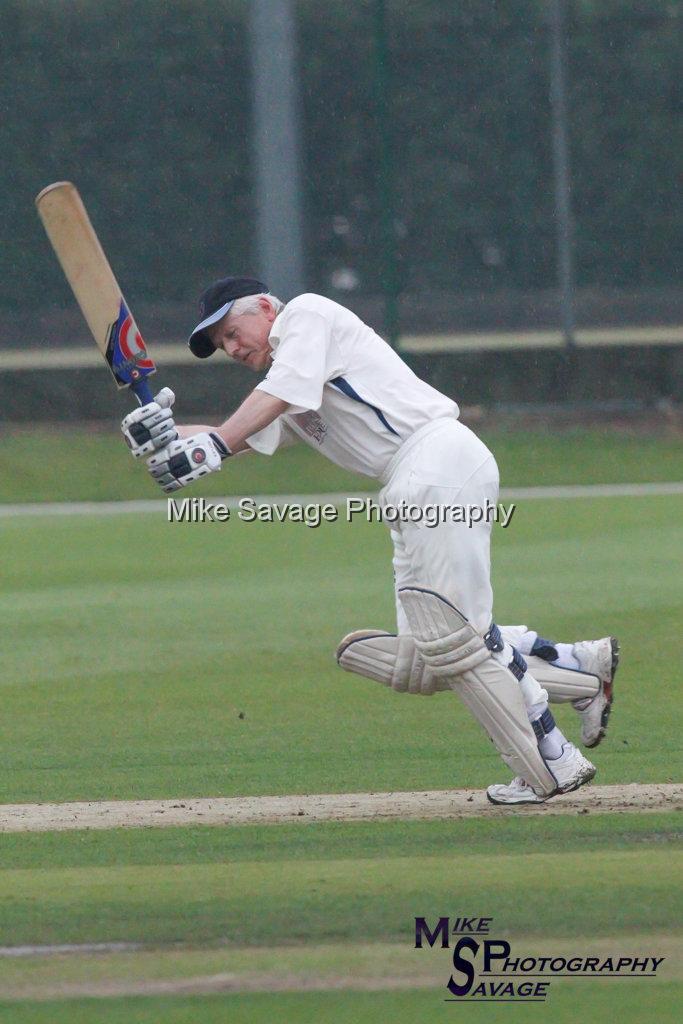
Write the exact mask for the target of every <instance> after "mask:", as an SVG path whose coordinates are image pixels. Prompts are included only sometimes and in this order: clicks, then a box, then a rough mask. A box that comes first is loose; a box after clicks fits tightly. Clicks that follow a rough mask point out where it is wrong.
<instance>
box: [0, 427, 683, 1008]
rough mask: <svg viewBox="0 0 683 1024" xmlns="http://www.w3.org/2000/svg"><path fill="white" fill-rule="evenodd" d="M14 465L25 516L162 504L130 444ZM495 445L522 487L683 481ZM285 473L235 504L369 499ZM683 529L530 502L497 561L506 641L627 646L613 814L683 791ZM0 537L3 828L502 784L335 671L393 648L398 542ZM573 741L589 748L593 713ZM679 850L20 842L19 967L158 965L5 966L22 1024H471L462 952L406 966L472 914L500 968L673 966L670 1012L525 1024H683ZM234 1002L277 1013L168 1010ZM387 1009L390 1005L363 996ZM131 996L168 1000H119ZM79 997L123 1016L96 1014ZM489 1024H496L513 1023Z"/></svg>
mask: <svg viewBox="0 0 683 1024" xmlns="http://www.w3.org/2000/svg"><path fill="white" fill-rule="evenodd" d="M22 436H23V437H24V440H25V441H26V444H25V447H24V449H23V452H24V455H23V463H21V462H20V463H19V464H22V465H23V467H24V468H23V475H22V477H21V478H20V479H19V480H17V479H16V478H13V477H12V475H11V474H7V473H6V474H3V480H4V483H3V490H2V495H1V497H2V500H3V501H5V502H12V501H24V500H44V499H46V498H48V497H49V498H50V499H51V500H78V499H96V498H105V497H106V498H112V497H144V496H151V497H154V496H155V493H154V490H153V489H152V488H151V485H148V483H147V481H146V479H144V474H143V473H142V472H141V471H140V467H137V466H135V465H133V466H132V467H131V466H129V463H132V460H130V459H129V458H127V457H126V459H123V458H121V459H119V461H118V462H117V463H116V465H117V467H118V466H119V465H121V466H125V471H122V473H123V475H122V479H123V481H124V482H123V484H122V485H121V488H119V487H118V475H117V485H116V487H114V486H113V483H112V478H113V476H114V475H115V474H113V473H112V471H111V469H110V466H109V465H108V464H107V463H106V458H107V453H108V452H109V450H110V447H109V440H108V439H104V438H102V437H100V436H96V437H91V438H83V439H82V443H81V444H79V445H75V446H74V445H73V444H69V450H70V451H71V453H76V454H72V455H71V456H69V457H67V454H68V452H67V449H66V448H65V435H60V436H58V437H52V438H50V437H49V436H47V435H40V437H41V438H42V440H40V443H38V441H39V437H38V436H37V435H31V434H30V433H26V434H24V435H22ZM72 439H73V438H72ZM489 440H490V441H491V443H492V444H494V441H493V440H492V439H489ZM498 440H499V442H500V443H499V444H498V445H497V448H496V450H497V452H498V454H499V455H500V462H501V468H502V476H503V483H504V484H511V485H512V484H514V485H524V484H535V485H538V484H543V483H558V482H560V483H591V482H603V481H605V482H619V481H621V482H623V481H629V480H633V481H643V480H648V479H654V480H661V479H675V477H676V473H675V462H674V447H673V442H672V443H671V444H669V442H662V443H661V444H658V443H657V442H655V441H652V440H650V439H647V438H645V439H633V438H622V439H620V438H619V437H618V436H617V435H614V436H611V437H609V438H606V439H604V443H601V441H600V438H599V437H598V436H597V435H595V434H582V433H581V432H576V433H574V434H572V435H571V436H569V437H568V438H565V441H564V443H563V445H562V447H560V448H559V451H560V452H561V455H562V459H563V462H561V463H557V464H553V463H552V461H549V460H551V459H552V452H553V450H554V451H555V453H557V451H558V444H559V441H558V438H557V437H553V436H552V435H543V436H540V437H539V436H536V435H534V436H531V437H526V438H525V437H522V436H518V435H506V437H501V438H499V439H498ZM30 442H32V444H31V443H30ZM553 444H554V449H553ZM119 445H120V442H119ZM111 451H112V453H113V451H114V449H113V447H112V448H111ZM116 452H117V453H118V448H117V449H116ZM50 455H51V456H52V458H48V457H46V456H50ZM125 455H126V453H125V451H124V452H123V456H125ZM113 457H114V456H113V454H112V458H113ZM117 458H118V454H117ZM283 458H284V461H283V462H282V463H279V460H278V459H277V458H276V459H274V460H272V461H271V460H265V459H261V460H259V459H253V460H249V459H245V460H244V461H243V462H242V463H237V464H236V466H235V467H234V469H235V474H234V476H233V475H230V474H229V473H228V472H226V473H224V474H221V477H222V479H221V478H218V479H219V480H220V486H218V485H217V486H216V489H215V491H214V493H220V494H223V493H227V492H232V493H240V494H250V493H266V492H267V491H270V492H271V493H277V492H292V491H303V490H304V489H306V490H308V491H309V492H314V491H321V490H327V489H331V490H341V489H344V487H353V488H357V487H358V481H357V480H355V479H350V478H349V477H348V476H345V475H343V474H337V473H336V471H335V470H334V469H329V468H328V467H327V466H325V464H324V463H322V462H320V461H319V460H318V461H316V462H315V463H313V462H311V460H310V459H309V458H308V456H306V455H303V456H302V455H301V454H300V453H296V452H293V453H292V454H291V455H287V454H286V453H283ZM288 460H289V461H288ZM46 462H48V463H49V464H50V466H51V469H50V474H48V475H47V476H46V475H45V473H44V466H45V464H46ZM278 463H279V464H278ZM103 465H105V466H106V468H104V469H103ZM70 467H71V468H72V469H73V473H72V474H70V473H69V472H68V470H69V468H70ZM269 468H272V469H273V471H274V475H272V476H270V477H267V476H266V472H267V470H268V469H269ZM318 469H320V474H322V475H319V474H318ZM323 471H324V472H323ZM117 474H118V468H117ZM249 474H251V475H249ZM306 482H307V484H308V486H306ZM56 483H58V484H59V486H58V487H56V490H55V491H53V492H51V493H50V492H49V490H48V487H49V485H55V486H56ZM368 483H369V482H368ZM682 505H683V502H682V501H681V499H680V498H678V497H652V498H619V499H604V498H603V499H586V500H574V501H567V502H560V501H549V500H548V501H546V500H544V501H535V502H523V503H519V507H518V509H517V512H516V514H515V517H514V519H513V523H512V525H511V526H510V528H509V529H508V530H501V529H496V530H495V531H494V587H495V592H496V595H497V596H496V617H497V620H498V621H499V622H520V621H525V622H527V623H528V624H530V625H531V626H533V627H534V628H537V629H539V630H540V631H541V632H542V633H543V634H544V635H550V636H552V637H554V638H556V639H564V640H572V639H576V638H578V637H581V636H599V635H604V634H605V633H607V632H613V633H617V634H618V635H619V636H620V637H621V639H622V648H623V667H622V669H621V670H620V674H619V676H618V691H617V701H616V703H615V711H614V714H613V719H612V723H611V727H610V733H609V736H608V739H607V740H606V741H605V743H604V744H603V745H602V746H601V747H600V748H599V749H598V750H597V751H596V752H595V761H596V764H597V766H598V770H599V775H598V779H597V781H599V782H601V783H605V784H609V783H625V782H668V781H677V780H679V779H680V771H679V768H678V766H679V765H680V753H681V751H680V747H681V744H680V740H679V735H678V732H677V730H676V729H675V728H674V726H673V721H674V720H675V717H676V714H677V713H679V712H680V708H681V699H680V689H679V688H678V667H677V665H676V663H675V660H674V658H673V657H672V652H671V644H672V637H674V636H676V635H677V632H678V630H679V624H680V621H681V592H680V570H679V567H678V564H677V560H676V557H675V553H676V552H680V550H681V539H682V538H681V533H682V532H683V531H682V527H681V518H682V517H681V507H682ZM0 532H1V534H2V551H3V563H2V584H1V588H2V589H1V591H0V611H1V612H2V622H3V635H4V637H5V643H4V644H3V670H4V671H3V675H2V693H3V714H2V716H1V717H0V737H1V742H2V751H3V769H4V770H3V772H2V774H1V776H0V787H1V790H2V793H1V798H0V799H1V801H2V802H3V803H13V802H45V801H57V802H61V801H69V800H99V799H137V798H140V799H142V798H157V797H168V798H172V797H183V796H184V797H190V796H212V795H216V796H217V795H225V796H231V795H246V794H288V793H316V792H346V791H364V790H391V789H395V790H413V789H418V790H419V789H432V788H435V789H436V788H439V789H440V788H449V787H460V786H476V787H483V786H485V785H487V784H488V783H489V782H492V781H498V780H500V781H502V780H504V779H505V778H506V773H505V771H504V770H501V765H500V762H499V761H498V759H497V757H496V755H495V754H494V753H493V751H492V748H491V746H490V744H488V743H487V742H486V741H485V739H484V738H483V736H482V735H481V734H480V732H479V730H478V728H477V726H476V725H475V723H473V722H472V721H471V720H470V719H469V718H468V716H467V714H466V712H465V710H464V709H463V708H462V707H461V706H460V705H459V703H458V702H457V700H456V699H455V698H454V697H453V696H452V695H450V694H439V695H437V696H436V697H434V698H432V699H430V700H427V699H424V698H416V697H410V696H399V695H397V694H394V693H393V692H390V691H387V690H385V689H384V688H383V687H380V686H378V685H377V684H375V683H372V682H370V681H366V680H362V679H359V678H358V677H351V676H349V675H347V674H344V673H342V672H340V671H339V670H338V669H337V667H336V665H335V663H334V660H333V657H332V652H333V651H334V648H335V646H336V643H337V641H338V640H339V638H340V637H341V636H342V635H343V634H344V633H345V632H347V631H349V630H351V629H354V628H358V627H361V626H374V625H376V626H382V627H391V626H392V624H393V595H392V581H391V571H390V561H389V555H390V545H389V540H388V536H387V534H386V531H385V528H384V527H382V526H380V525H367V524H361V523H360V521H356V522H354V523H352V524H346V523H335V524H327V525H324V526H322V527H321V528H320V529H319V530H310V529H308V528H306V527H305V526H302V525H296V524H288V525H267V524H263V523H256V524H245V523H240V522H239V521H232V522H230V523H228V524H206V525H201V526H197V525H187V524H168V523H167V522H166V521H165V519H164V513H163V509H161V510H160V512H159V515H156V514H149V515H144V516H139V517H136V516H132V515H117V516H111V517H107V516H98V515H92V516H73V517H72V516H60V517H47V518H40V519H37V518H33V519H29V518H27V519H21V518H12V519H2V520H0ZM557 717H558V719H559V720H560V723H561V724H562V725H563V727H565V729H566V731H567V733H568V734H569V735H570V736H571V737H572V738H574V739H576V738H577V734H578V723H577V721H576V716H575V714H574V712H573V711H572V709H571V708H569V707H560V708H559V710H558V716H557ZM679 818H680V815H677V814H676V813H674V812H671V813H657V814H643V815H638V814H620V815H618V814H592V813H591V814H586V815H576V816H567V817H552V818H550V817H549V818H544V817H542V816H541V817H535V818H530V817H527V818H524V817H523V816H521V815H519V814H517V815H515V814H511V815H510V816H509V817H508V818H505V819H504V820H502V821H501V820H498V819H496V820H487V819H472V820H464V821H463V820H459V821H452V822H443V821H441V822H363V823H345V824H342V823H337V824H335V823H327V824H317V825H316V824H306V825H303V824H301V825H298V824H297V825H282V826H276V825H272V826H260V827H256V826H242V827H239V828H232V829H230V828H221V827H209V828H207V827H204V828H202V827H192V828H182V827H177V828H170V829H130V830H112V831H101V832H87V831H74V832H67V833H33V834H31V833H26V834H18V835H8V834H5V835H0V864H2V872H1V874H0V946H17V945H33V944H36V945H40V944H60V943H92V942H128V943H131V942H133V943H141V944H142V945H143V947H144V948H143V949H141V950H139V951H137V952H136V951H130V952H119V953H102V954H97V955H94V954H90V955H88V954H85V953H82V954H72V955H69V956H62V957H42V958H41V957H38V956H29V957H25V958H19V959H17V958H8V957H2V956H0V1000H3V999H4V1000H5V1001H4V1002H0V1021H2V1022H3V1024H4V1021H7V1022H10V1021H11V1022H12V1024H14V1022H17V1024H24V1022H29V1021H31V1022H32V1021H36V1022H43V1021H45V1022H47V1021H50V1022H51V1024H53V1022H55V1024H66V1022H67V1021H68V1022H69V1024H72V1022H75V1024H79V1022H81V1021H82V1022H85V1021H87V1022H90V1021H97V1022H98V1024H99V1022H103V1024H113V1022H123V1021H125V1022H135V1024H138V1022H145V1024H146V1022H150V1024H151V1022H155V1024H156V1022H162V1021H163V1022H164V1024H167V1022H171V1024H175V1022H181V1021H182V1022H188V1024H189V1022H199V1024H211V1022H214V1021H216V1022H217V1021H221V1022H222V1021H226V1020H230V1021H237V1022H242V1021H245V1022H246V1021H249V1022H251V1021H269V1022H270V1021H274V1020H285V1021H288V1022H292V1024H299V1022H304V1021H306V1022H308V1021H323V1020H324V1021H333V1022H335V1024H346V1022H349V1024H350V1022H354V1024H355V1022H360V1021H366V1020H367V1021H370V1020H382V1021H384V1020H386V1021H389V1020H391V1021H396V1022H399V1024H402V1022H406V1024H407V1022H409V1021H410V1022H413V1021H417V1020H421V1019H423V1018H425V1019H426V1018H428V1017H429V1018H430V1019H431V1018H432V1017H435V1018H436V1019H438V1020H441V1019H443V1020H446V1019H452V1015H453V1014H454V1013H459V1012H462V1011H459V1010H458V1009H457V1008H456V1007H454V1006H453V1004H447V1003H444V1001H443V1000H444V996H445V995H447V994H448V993H447V992H446V990H445V987H444V986H445V982H446V981H447V979H448V976H449V974H450V972H451V969H452V968H451V963H450V959H449V955H448V953H447V951H444V950H440V949H436V948H435V949H433V950H426V951H424V950H423V951H416V950H414V949H413V948H412V940H413V927H414V917H415V916H418V915H420V916H427V917H428V918H430V919H433V918H437V917H439V916H441V915H450V916H452V917H456V916H457V915H459V914H467V915H483V916H492V917H493V918H494V922H495V927H496V928H498V929H499V930H500V937H503V938H507V939H509V940H510V941H511V942H513V943H514V944H515V945H516V946H519V948H520V949H522V950H526V949H527V948H529V949H531V948H533V949H535V950H541V951H542V950H545V949H552V950H553V951H560V952H561V953H562V954H568V953H574V954H582V955H586V954H587V953H588V951H589V949H590V948H593V947H595V948H597V947H599V948H600V949H602V950H607V949H610V950H614V951H615V953H618V952H619V951H620V950H630V951H632V952H637V953H638V955H640V956H645V955H665V956H667V961H666V962H665V964H664V966H663V968H662V972H661V973H662V980H658V979H649V980H644V979H643V980H636V979H632V980H626V981H625V980H615V981H609V980H605V981H599V980H592V979H591V980H581V981H578V980H577V981H573V980H567V979H562V980H559V981H557V982H554V983H553V985H552V986H551V995H550V1001H549V1003H548V1004H547V1007H546V1008H545V1009H544V1010H541V1009H539V1008H537V1007H535V1008H534V1009H533V1010H528V1011H527V1010H525V1011H521V1012H524V1013H525V1015H529V1014H531V1015H533V1014H539V1015H540V1014H541V1013H543V1014H547V1015H548V1016H547V1018H544V1019H549V1020H550V1019H552V1020H553V1021H559V1022H564V1021H567V1022H569V1021H575V1020H579V1019H580V1020H583V1021H588V1020H591V1019H598V1017H602V1016H603V1015H605V1014H619V1017H620V1019H621V1020H622V1021H637V1020H638V1021H639V1020H643V1019H645V1018H644V1014H648V1015H649V1019H657V1020H659V1021H669V1020H671V1021H673V1020H675V1019H677V1017H676V1015H675V1005H676V1000H677V999H678V1000H680V994H681V988H680V982H681V951H682V948H683V942H682V941H681V932H680V921H681V906H680V894H681V858H680V823H679ZM224 973H228V974H230V975H235V976H237V978H242V979H246V981H245V984H246V983H247V982H248V983H249V984H252V985H256V987H257V988H258V986H259V985H260V986H261V989H262V990H261V991H253V992H240V993H225V992H224V993H216V994H211V995H209V994H206V995H197V994H193V993H192V991H191V989H190V990H188V991H187V993H185V994H183V993H181V992H177V993H176V994H174V995H168V994H167V995H164V994H162V993H160V991H159V990H158V989H157V990H155V989H154V987H153V986H154V985H155V984H160V983H162V982H167V981H174V982H177V981H180V980H182V979H186V980H188V983H189V982H191V981H192V979H196V978H197V977H205V976H214V975H219V974H224ZM303 976H306V977H307V978H309V979H311V978H313V979H317V980H318V981H320V982H321V984H327V985H328V987H329V985H331V984H333V983H335V982H336V980H338V979H339V978H342V979H346V984H348V979H349V978H353V979H357V981H358V984H357V985H356V989H357V990H354V991H346V990H341V991H321V992H319V991H278V989H279V988H286V987H287V984H288V983H289V982H291V979H292V978H295V979H296V978H301V977H303ZM259 979H260V980H259ZM367 979H369V980H370V981H372V983H373V985H375V986H377V985H379V986H380V990H379V991H362V989H363V986H364V982H365V981H366V980H367ZM378 979H379V981H378ZM382 979H385V980H386V984H385V985H384V987H382V985H383V980H382ZM398 983H404V984H406V986H407V987H406V988H405V989H401V990H395V989H394V988H393V987H392V986H395V985H396V984H398ZM132 984H140V985H142V986H144V985H147V986H152V988H151V989H150V990H149V993H148V994H145V995H143V994H135V995H130V994H128V995H127V994H126V992H128V991H129V989H130V986H131V985H132ZM86 985H91V986H94V987H95V989H96V990H97V993H98V995H100V996H101V995H102V994H103V993H105V992H106V993H108V998H106V999H104V998H91V999H86V998H84V997H83V994H82V993H83V986H86ZM121 985H124V987H125V985H127V986H128V988H127V989H125V991H123V990H121V989H120V988H117V986H121ZM69 986H73V988H71V989H70V988H69ZM79 986H80V988H79ZM271 989H272V990H271ZM79 993H80V995H79ZM57 995H59V996H60V997H61V998H59V999H57V998H56V996H57ZM66 996H70V998H66ZM20 997H21V998H20ZM470 1012H471V1013H472V1014H479V1015H482V1016H483V1015H484V1014H486V1020H487V1021H493V1022H496V1021H498V1020H499V1019H500V1020H502V1019H503V1017H504V1016H505V1017H506V1018H507V1017H508V1016H509V1015H510V1014H511V1013H516V1012H517V1010H516V1009H514V1008H512V1007H509V1006H496V1005H494V1004H491V1005H487V1010H486V1011H484V1010H483V1008H482V1007H480V1008H478V1009H477V1010H472V1011H470Z"/></svg>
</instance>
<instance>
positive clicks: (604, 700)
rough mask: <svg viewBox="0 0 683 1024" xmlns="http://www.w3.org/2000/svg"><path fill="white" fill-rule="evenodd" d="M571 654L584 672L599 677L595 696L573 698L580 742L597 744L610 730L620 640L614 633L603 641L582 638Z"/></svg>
mask: <svg viewBox="0 0 683 1024" xmlns="http://www.w3.org/2000/svg"><path fill="white" fill-rule="evenodd" d="M572 653H573V655H574V657H575V658H576V660H577V661H578V663H579V665H580V666H581V671H582V672H590V674H591V675H593V676H597V677H598V679H599V680H600V690H599V692H598V693H597V694H596V695H595V697H582V698H581V700H575V701H572V706H573V707H574V708H575V709H576V711H578V713H579V716H580V718H581V742H582V743H583V745H584V746H585V747H597V745H598V743H599V742H600V740H601V739H602V738H603V736H604V735H605V733H606V732H607V722H608V719H609V715H610V711H611V710H612V703H613V701H614V674H615V672H616V671H617V666H618V664H619V641H618V640H617V638H616V637H615V636H605V637H603V638H602V640H582V641H580V642H579V643H577V644H574V646H573V648H572Z"/></svg>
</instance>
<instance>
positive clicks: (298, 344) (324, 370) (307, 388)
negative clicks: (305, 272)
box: [256, 309, 343, 414]
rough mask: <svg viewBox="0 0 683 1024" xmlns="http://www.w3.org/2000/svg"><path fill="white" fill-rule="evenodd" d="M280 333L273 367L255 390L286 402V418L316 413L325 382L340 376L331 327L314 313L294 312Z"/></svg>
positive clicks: (297, 310)
mask: <svg viewBox="0 0 683 1024" xmlns="http://www.w3.org/2000/svg"><path fill="white" fill-rule="evenodd" d="M281 330H282V333H281V335H280V337H279V338H278V340H277V347H276V348H275V349H274V354H273V364H272V366H271V368H270V370H269V371H268V373H267V375H266V377H265V379H264V380H262V381H261V383H260V384H257V385H256V387H257V388H258V390H260V391H265V392H266V393H267V394H269V395H273V396H274V397H275V398H281V399H282V401H283V402H288V403H289V405H290V406H291V408H290V409H288V413H289V414H296V413H302V412H308V411H309V410H315V409H319V408H320V405H321V403H322V399H323V387H324V385H325V383H326V381H328V380H330V379H331V378H333V377H337V376H339V374H340V373H342V372H343V365H342V360H341V356H340V354H339V350H338V348H337V345H336V344H335V342H334V341H333V339H332V325H331V323H330V322H329V320H328V319H327V318H326V317H324V316H322V315H321V314H320V313H317V312H315V311H314V310H310V309H296V310H292V312H291V313H290V314H289V315H288V316H287V318H286V319H285V321H284V323H283V325H282V329H281Z"/></svg>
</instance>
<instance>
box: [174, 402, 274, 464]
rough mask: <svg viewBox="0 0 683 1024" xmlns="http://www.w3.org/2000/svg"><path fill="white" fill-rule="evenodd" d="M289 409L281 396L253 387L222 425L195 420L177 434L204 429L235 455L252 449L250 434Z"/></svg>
mask: <svg viewBox="0 0 683 1024" xmlns="http://www.w3.org/2000/svg"><path fill="white" fill-rule="evenodd" d="M288 409H289V403H288V402H283V400H282V399H281V398H275V397H274V396H273V395H269V394H267V393H266V392H265V391H259V390H254V391H252V392H251V394H250V395H248V396H247V397H246V398H245V400H244V401H243V402H242V404H241V405H240V407H239V408H238V409H237V410H236V411H235V412H234V413H233V414H232V416H229V417H228V419H227V420H225V422H224V423H222V424H221V425H220V427H210V426H207V425H206V424H196V423H195V424H190V425H186V424H184V425H183V426H179V427H178V428H177V430H178V436H179V437H180V438H186V437H192V436H193V435H194V434H199V433H204V432H206V433H214V434H218V436H219V437H220V438H221V440H222V441H223V442H224V443H225V444H226V445H227V446H228V448H229V449H230V451H231V452H232V454H233V455H237V454H238V453H239V452H244V451H250V448H249V445H248V444H247V438H248V437H251V435H252V434H256V433H258V431H259V430H263V429H264V427H267V426H268V424H269V423H272V422H273V420H276V419H277V418H278V416H281V415H282V413H284V412H287V410H288Z"/></svg>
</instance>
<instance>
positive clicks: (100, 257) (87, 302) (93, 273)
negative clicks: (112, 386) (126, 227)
mask: <svg viewBox="0 0 683 1024" xmlns="http://www.w3.org/2000/svg"><path fill="white" fill-rule="evenodd" d="M36 208H37V210H38V215H39V217H40V219H41V220H42V222H43V226H44V228H45V231H46V232H47V236H48V238H49V239H50V242H51V243H52V248H53V249H54V251H55V253H56V256H57V259H58V260H59V263H60V264H61V267H62V270H63V271H64V274H65V275H66V279H67V281H68V282H69V284H70V285H71V290H72V291H73V293H74V296H75V298H76V301H77V302H78V305H79V306H80V308H81V312H82V313H83V316H84V317H85V319H86V322H87V324H88V327H89V328H90V332H91V334H92V336H93V338H94V339H95V343H96V344H97V347H98V348H99V349H100V351H101V352H102V354H103V356H104V357H105V359H106V361H107V363H108V365H109V368H110V369H111V371H112V373H113V374H114V379H115V380H116V384H117V386H118V387H119V388H124V387H132V388H133V390H134V391H136V393H138V392H140V393H141V394H144V395H146V393H147V392H148V391H149V388H148V387H147V386H146V385H145V382H144V378H145V377H147V376H148V375H149V374H150V373H153V372H154V370H155V366H154V363H153V362H152V360H151V359H150V358H149V356H148V355H147V351H146V349H145V343H144V341H143V340H142V336H141V334H140V331H139V330H138V327H137V324H136V323H135V320H134V319H133V317H132V315H131V313H130V310H129V309H128V306H127V304H126V301H125V299H124V297H123V295H122V293H121V289H120V288H119V285H118V282H117V280H116V278H115V277H114V274H113V272H112V269H111V267H110V266H109V261H108V260H107V257H106V256H105V254H104V250H103V249H102V246H101V245H100V241H99V239H98V237H97V235H96V234H95V230H94V228H93V226H92V224H91V223H90V218H89V217H88V213H87V211H86V209H85V206H84V205H83V202H82V200H81V197H80V195H79V194H78V190H77V189H76V187H75V186H74V185H73V184H72V183H71V182H70V181H57V182H55V183H54V184H53V185H48V186H47V188H44V189H43V190H42V192H39V193H38V195H37V196H36ZM139 397H140V395H139ZM141 400H142V399H141Z"/></svg>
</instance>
